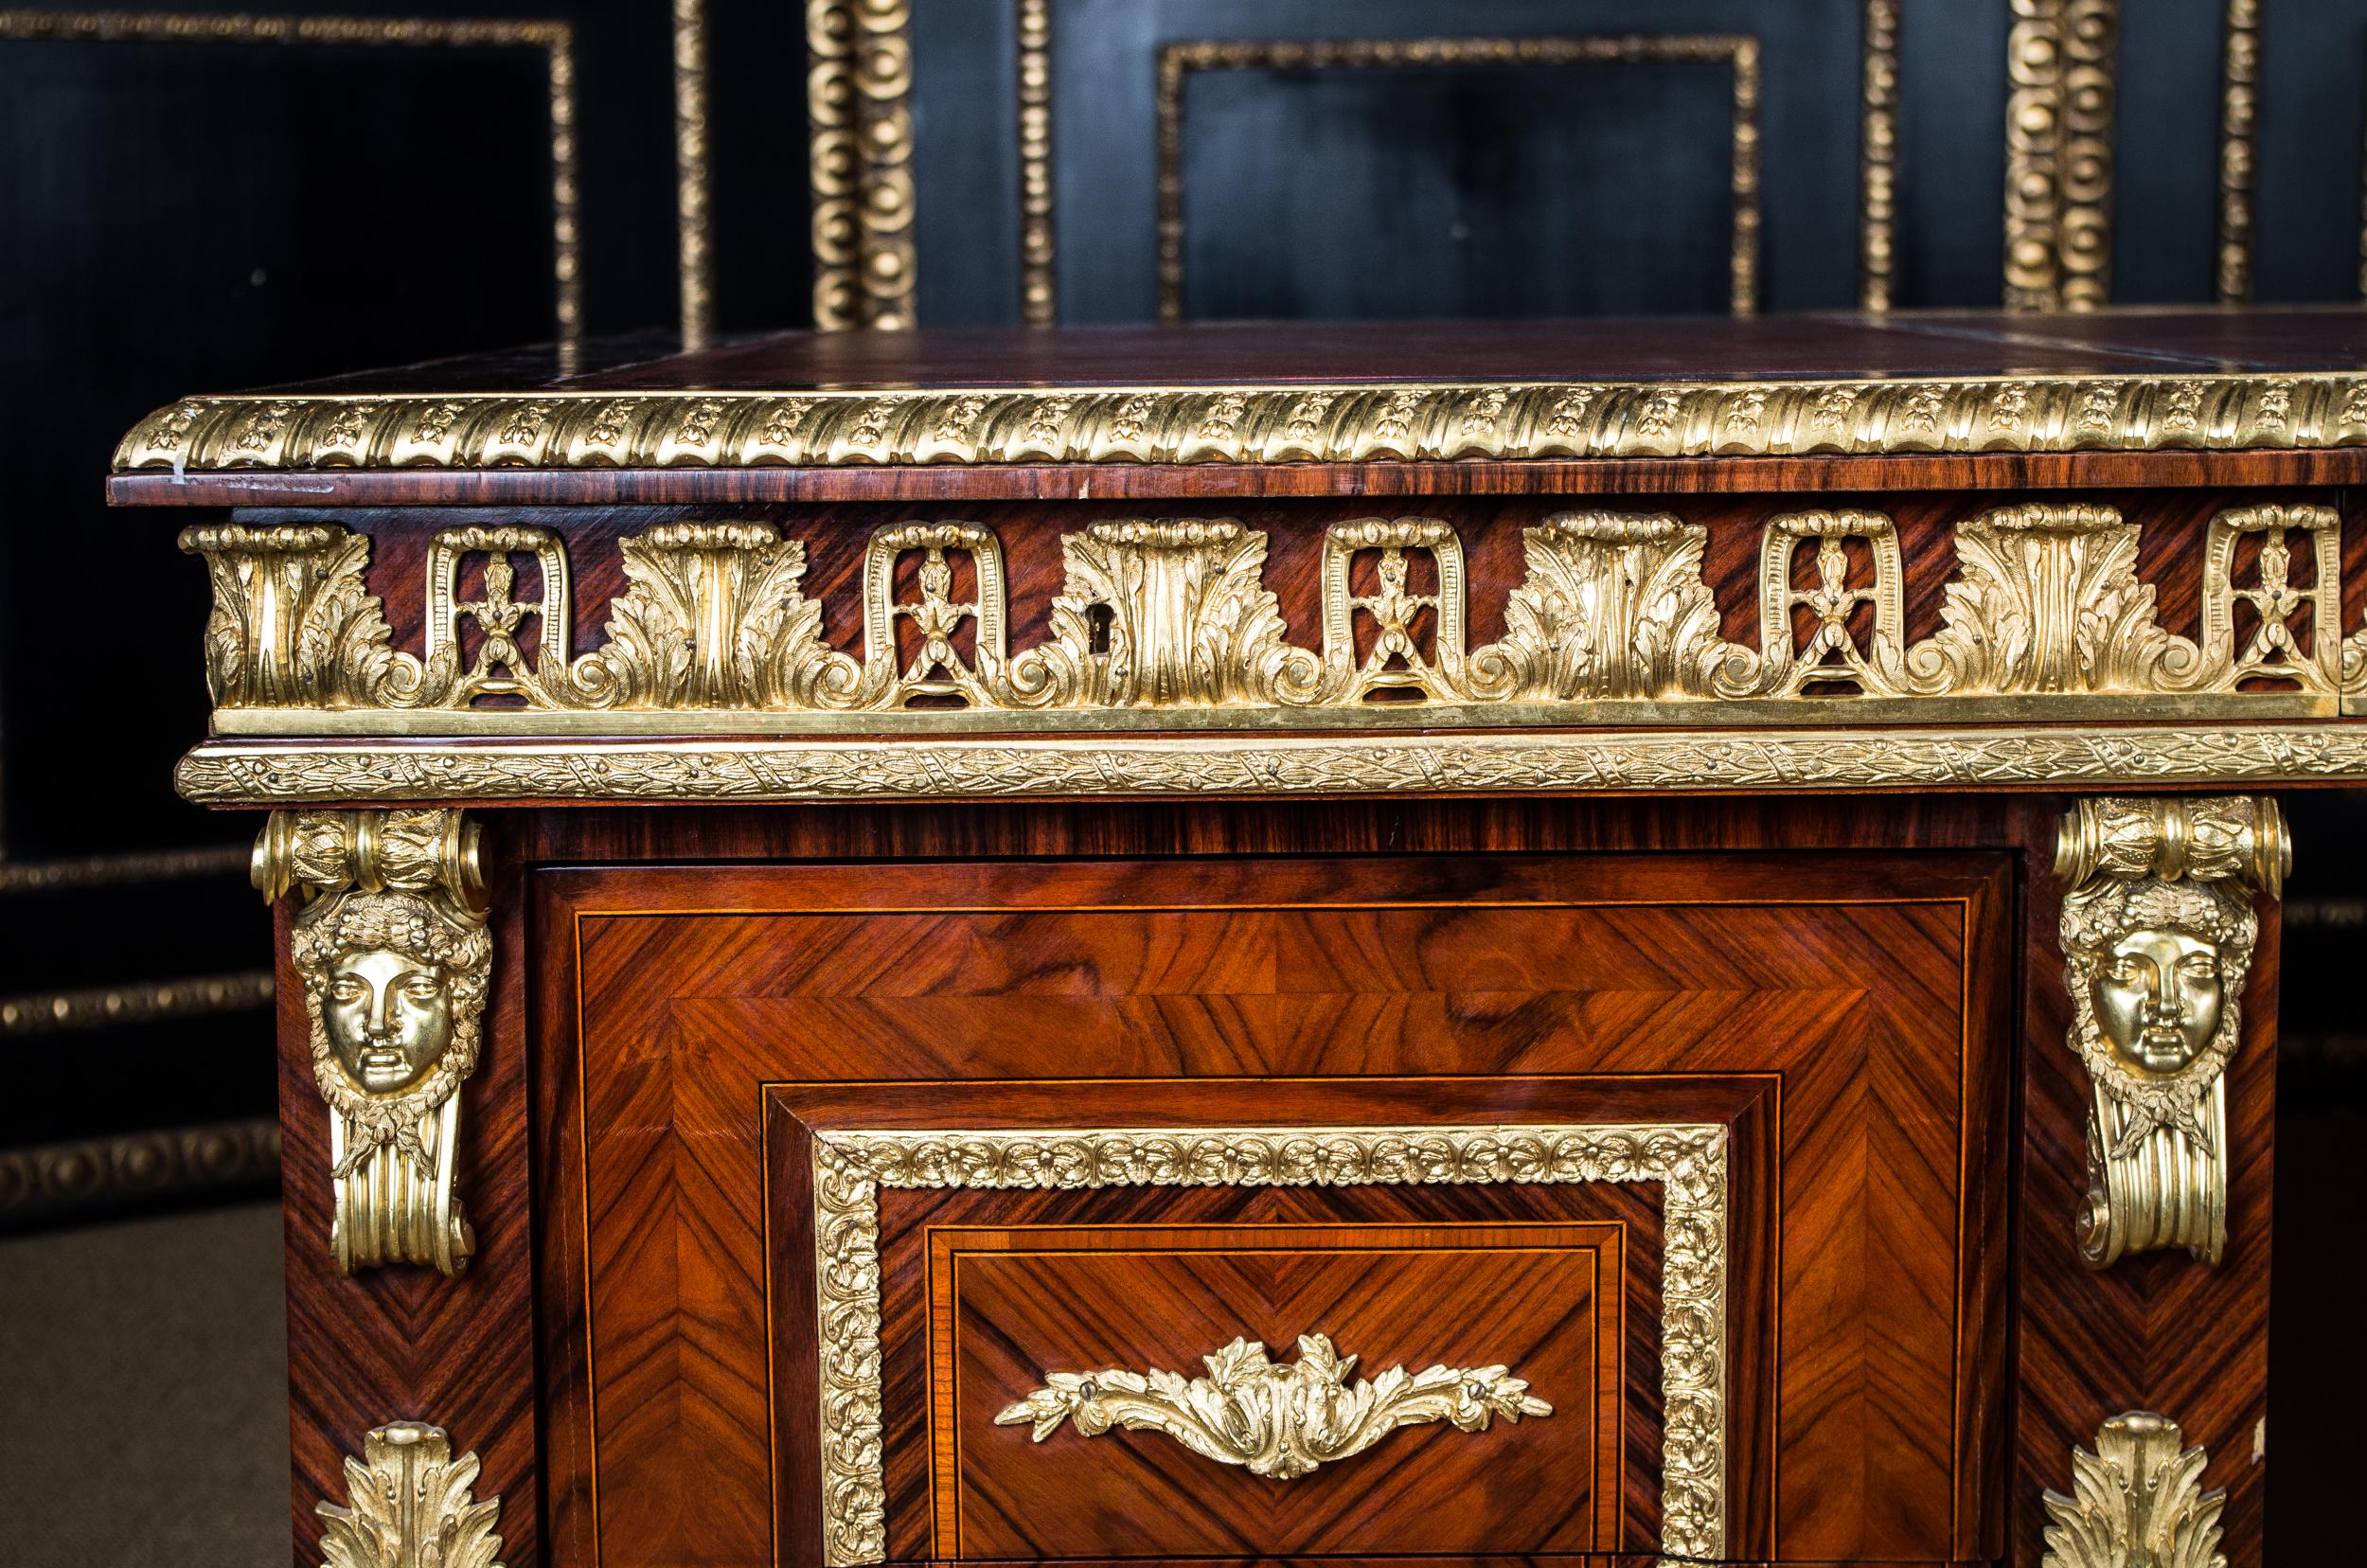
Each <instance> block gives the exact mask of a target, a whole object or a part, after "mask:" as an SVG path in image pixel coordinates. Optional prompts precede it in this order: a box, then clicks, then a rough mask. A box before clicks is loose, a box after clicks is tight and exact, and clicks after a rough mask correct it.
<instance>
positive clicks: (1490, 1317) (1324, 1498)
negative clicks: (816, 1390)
mask: <svg viewBox="0 0 2367 1568" xmlns="http://www.w3.org/2000/svg"><path fill="white" fill-rule="evenodd" d="M965 1196H966V1197H967V1200H968V1201H967V1202H961V1201H955V1202H952V1203H947V1202H945V1201H943V1200H941V1199H940V1200H938V1201H934V1202H933V1201H931V1200H930V1199H929V1197H927V1196H926V1195H921V1194H912V1195H909V1197H908V1198H907V1201H905V1202H902V1203H895V1204H892V1205H888V1206H886V1209H885V1212H884V1214H883V1219H884V1220H886V1221H887V1225H888V1226H890V1227H892V1228H887V1229H885V1230H884V1231H883V1235H882V1238H881V1247H882V1257H883V1259H884V1260H886V1261H887V1263H888V1267H889V1268H890V1269H891V1270H892V1271H893V1276H892V1277H891V1278H890V1279H889V1280H888V1281H887V1283H886V1285H885V1287H884V1290H883V1294H884V1296H885V1298H886V1300H887V1302H888V1304H889V1310H890V1313H891V1317H890V1323H889V1328H888V1332H887V1334H886V1336H885V1351H886V1357H887V1361H888V1363H889V1364H890V1366H891V1367H899V1368H900V1367H917V1368H925V1369H926V1371H927V1380H926V1384H925V1391H924V1390H921V1389H916V1387H915V1384H914V1381H912V1380H911V1379H910V1378H909V1377H895V1378H892V1379H891V1381H890V1382H889V1385H888V1394H887V1404H886V1409H887V1414H888V1417H889V1421H890V1431H889V1438H888V1452H889V1498H890V1507H891V1510H892V1514H891V1521H890V1552H889V1555H890V1556H891V1557H892V1558H894V1559H912V1558H919V1557H928V1558H973V1559H993V1558H1035V1557H1063V1558H1075V1557H1095V1556H1107V1555H1116V1554H1126V1555H1131V1554H1134V1553H1140V1552H1152V1553H1157V1554H1160V1555H1179V1556H1219V1555H1223V1554H1224V1553H1227V1552H1230V1551H1237V1550H1238V1549H1239V1547H1240V1545H1241V1544H1242V1542H1243V1541H1244V1539H1245V1538H1247V1539H1252V1540H1254V1541H1255V1542H1256V1543H1257V1545H1258V1546H1259V1547H1260V1548H1261V1549H1264V1550H1270V1551H1274V1552H1288V1553H1293V1554H1300V1553H1321V1554H1326V1555H1329V1554H1361V1553H1370V1554H1374V1555H1389V1554H1392V1553H1396V1552H1488V1551H1504V1550H1512V1549H1537V1550H1557V1551H1593V1550H1613V1549H1616V1548H1617V1546H1618V1544H1619V1542H1620V1540H1621V1531H1622V1524H1623V1521H1622V1518H1621V1513H1620V1502H1621V1490H1620V1486H1621V1479H1622V1475H1623V1471H1624V1470H1626V1469H1627V1460H1628V1454H1627V1452H1625V1443H1623V1435H1624V1436H1625V1437H1627V1438H1628V1440H1631V1441H1632V1442H1634V1443H1635V1444H1636V1445H1637V1446H1638V1447H1639V1448H1643V1447H1647V1446H1648V1445H1649V1444H1650V1443H1651V1441H1652V1439H1653V1438H1654V1436H1655V1435H1656V1434H1657V1431H1658V1425H1659V1371H1660V1367H1659V1357H1658V1354H1657V1348H1658V1344H1659V1333H1658V1330H1657V1327H1656V1325H1657V1322H1658V1317H1659V1312H1658V1307H1659V1248H1658V1244H1657V1238H1658V1228H1659V1227H1658V1223H1657V1207H1658V1205H1657V1204H1656V1203H1646V1202H1643V1201H1640V1200H1638V1199H1637V1198H1635V1197H1634V1196H1633V1195H1631V1194H1628V1193H1625V1192H1624V1191H1623V1190H1622V1189H1620V1188H1616V1187H1603V1188H1595V1189H1592V1190H1585V1189H1573V1190H1572V1191H1571V1192H1569V1193H1566V1194H1563V1193H1556V1194H1551V1195H1546V1194H1535V1195H1531V1194H1515V1195H1514V1196H1513V1198H1512V1200H1511V1202H1510V1203H1504V1193H1501V1192H1499V1193H1493V1194H1482V1193H1478V1192H1470V1191H1466V1192H1460V1193H1458V1192H1454V1191H1451V1190H1446V1191H1430V1190H1426V1189H1418V1188H1417V1189H1411V1190H1397V1191H1387V1190H1381V1189H1373V1188H1354V1189H1352V1188H1343V1189H1337V1190H1329V1191H1322V1192H1310V1191H1308V1190H1306V1189H1299V1188H1267V1189H1264V1190H1260V1191H1255V1192H1250V1193H1243V1192H1239V1191H1231V1192H1224V1193H1219V1194H1210V1193H1207V1192H1204V1191H1201V1192H1186V1191H1183V1190H1176V1189H1168V1190H1164V1191H1161V1192H1160V1193H1158V1194H1157V1195H1156V1199H1154V1200H1153V1201H1152V1202H1145V1199H1146V1198H1147V1197H1149V1196H1150V1195H1147V1194H1140V1193H1129V1194H1126V1195H1124V1196H1123V1197H1119V1198H1117V1199H1116V1201H1115V1202H1111V1201H1108V1200H1107V1199H1106V1198H1105V1197H1104V1195H1100V1194H1095V1195H1092V1196H1091V1197H1084V1196H1082V1195H1073V1196H1067V1197H1065V1198H1062V1197H1053V1198H1049V1199H1047V1198H1046V1197H1045V1196H1043V1195H1032V1194H1031V1195H1017V1194H997V1195H993V1196H992V1197H991V1198H986V1197H984V1195H976V1194H971V1195H965ZM1096 1199H1098V1200H1102V1201H1099V1202H1096V1201H1095V1200H1096ZM1178 1199H1184V1200H1185V1202H1183V1203H1178V1202H1176V1201H1175V1200H1178ZM1553 1199H1562V1200H1564V1201H1565V1203H1567V1204H1568V1206H1570V1207H1573V1208H1580V1207H1593V1208H1596V1209H1602V1210H1608V1211H1610V1212H1611V1213H1614V1214H1615V1215H1616V1216H1617V1218H1615V1219H1612V1220H1608V1221H1591V1222H1561V1223H1556V1222H1553V1221H1537V1220H1513V1221H1502V1220H1500V1221H1493V1222H1482V1223H1468V1222H1467V1223H1450V1222H1445V1221H1433V1222H1428V1223H1422V1222H1414V1223H1409V1222H1406V1221H1405V1220H1404V1219H1403V1218H1402V1216H1404V1215H1406V1214H1408V1213H1410V1212H1419V1211H1421V1210H1423V1209H1430V1210H1432V1211H1433V1212H1450V1211H1451V1210H1452V1209H1455V1208H1468V1209H1484V1208H1486V1207H1494V1206H1500V1205H1501V1206H1504V1207H1509V1208H1512V1209H1515V1210H1517V1211H1526V1210H1530V1209H1533V1208H1551V1207H1554V1206H1559V1205H1557V1204H1556V1203H1554V1202H1553V1201H1552V1200H1553ZM1159 1200H1165V1201H1159ZM951 1209H968V1210H972V1211H978V1212H991V1213H994V1214H996V1215H997V1216H998V1217H1000V1218H1001V1219H1003V1220H1004V1221H1005V1223H1003V1224H970V1225H964V1224H961V1223H959V1222H957V1221H954V1219H953V1218H952V1214H951V1213H949V1212H948V1211H949V1210H951ZM1087 1209H1101V1210H1112V1209H1124V1210H1125V1211H1127V1212H1128V1213H1129V1214H1130V1215H1140V1214H1142V1213H1144V1212H1145V1211H1149V1210H1156V1211H1158V1212H1162V1213H1166V1212H1171V1211H1174V1210H1178V1209H1191V1210H1197V1211H1200V1212H1201V1214H1203V1215H1204V1216H1206V1217H1207V1219H1208V1220H1210V1221H1215V1222H1213V1223H1210V1222H1203V1223H1201V1224H1197V1225H1181V1224H1176V1223H1174V1222H1172V1221H1148V1220H1145V1219H1141V1218H1129V1219H1127V1220H1125V1221H1117V1222H1106V1223H1101V1224H1080V1223H1077V1222H1075V1221H1067V1222H1063V1221H1062V1219H1061V1218H1060V1217H1061V1216H1065V1215H1073V1214H1076V1213H1077V1212H1080V1211H1084V1210H1087ZM1027 1210H1033V1211H1034V1212H1035V1213H1036V1214H1037V1215H1038V1216H1040V1217H1041V1218H1040V1220H1039V1221H1038V1222H1036V1223H1033V1224H1025V1225H1020V1224H1014V1223H1011V1221H1016V1220H1017V1219H1018V1218H1019V1215H1020V1214H1021V1213H1022V1212H1024V1211H1027ZM1325 1215H1329V1216H1331V1217H1332V1218H1334V1219H1335V1220H1350V1219H1352V1220H1353V1221H1355V1222H1350V1223H1323V1222H1320V1221H1319V1220H1318V1219H1316V1218H1310V1217H1321V1216H1325ZM1393 1221H1394V1222H1393ZM1631 1237H1632V1238H1634V1241H1635V1244H1634V1245H1633V1246H1629V1245H1628V1242H1629V1238H1631ZM924 1244H925V1250H926V1257H925V1278H923V1279H916V1278H915V1277H914V1276H915V1274H917V1273H919V1272H920V1270H919V1269H917V1268H916V1267H915V1266H914V1264H909V1263H902V1262H901V1261H900V1256H901V1255H902V1254H903V1252H904V1249H905V1248H907V1247H909V1248H910V1249H911V1250H912V1252H913V1253H916V1254H917V1253H920V1252H921V1251H922V1250H923V1246H924ZM1631 1298H1632V1302H1633V1307H1634V1310H1635V1312H1636V1314H1637V1315H1638V1317H1639V1319H1640V1322H1639V1324H1638V1327H1636V1328H1635V1329H1634V1330H1633V1335H1632V1338H1633V1341H1634V1348H1635V1350H1636V1352H1637V1353H1636V1354H1634V1355H1633V1356H1632V1357H1630V1356H1629V1355H1628V1350H1629V1343H1628V1340H1629V1336H1628V1333H1627V1332H1626V1331H1625V1330H1624V1327H1623V1326H1624V1321H1625V1319H1626V1318H1627V1316H1628V1306H1629V1304H1630V1300H1631ZM917 1307H921V1308H925V1320H924V1318H923V1314H922V1313H921V1312H920V1311H917V1310H916V1308H917ZM916 1328H923V1329H924V1330H925V1333H926V1335H927V1338H926V1342H925V1344H915V1343H914V1341H915V1340H916V1339H917V1338H918V1335H917V1334H916V1333H915V1332H914V1330H915V1329H916ZM1313 1333H1321V1334H1325V1335H1326V1336H1328V1337H1329V1338H1330V1340H1331V1341H1332V1343H1333V1344H1334V1345H1335V1346H1336V1347H1337V1348H1338V1349H1339V1350H1340V1352H1341V1353H1342V1354H1343V1355H1354V1356H1356V1357H1357V1358H1358V1366H1357V1375H1358V1376H1361V1377H1365V1378H1377V1377H1379V1376H1380V1375H1381V1374H1382V1372H1383V1370H1384V1369H1386V1368H1389V1367H1392V1366H1402V1367H1404V1368H1405V1369H1406V1371H1408V1372H1409V1373H1412V1372H1418V1371H1420V1370H1421V1369H1423V1368H1425V1367H1429V1366H1436V1365H1447V1366H1458V1367H1481V1366H1487V1365H1491V1364H1504V1365H1508V1366H1509V1367H1510V1368H1511V1369H1512V1372H1513V1375H1514V1376H1516V1377H1520V1378H1522V1379H1524V1380H1525V1381H1527V1382H1528V1383H1529V1386H1530V1390H1531V1392H1533V1393H1535V1394H1537V1395H1539V1397H1541V1398H1544V1399H1547V1400H1548V1402H1550V1403H1552V1405H1553V1407H1554V1411H1553V1415H1552V1416H1551V1417H1538V1418H1535V1419H1533V1420H1525V1421H1522V1423H1521V1424H1519V1425H1518V1426H1515V1425H1512V1424H1510V1423H1507V1422H1504V1421H1502V1420H1499V1421H1497V1422H1495V1423H1493V1424H1492V1425H1491V1426H1490V1427H1489V1429H1488V1431H1486V1433H1468V1434H1466V1433H1458V1432H1456V1431H1454V1430H1453V1429H1452V1428H1450V1427H1433V1428H1409V1429H1406V1430H1404V1431H1402V1432H1399V1433H1397V1434H1393V1435H1392V1436H1390V1437H1387V1438H1384V1439H1383V1440H1382V1441H1381V1442H1380V1443H1379V1445H1377V1446H1376V1447H1374V1448H1373V1449H1371V1450H1369V1451H1367V1452H1363V1453H1361V1454H1357V1455H1354V1456H1353V1457H1352V1458H1349V1459H1344V1460H1340V1461H1337V1462H1336V1463H1334V1464H1331V1465H1327V1466H1326V1467H1324V1468H1323V1469H1321V1470H1316V1471H1315V1472H1314V1473H1313V1474H1311V1475H1308V1476H1303V1477H1299V1478H1297V1479H1296V1480H1294V1481H1293V1482H1292V1483H1291V1484H1290V1486H1288V1487H1287V1488H1285V1487H1277V1486H1275V1485H1273V1484H1272V1483H1269V1482H1267V1481H1266V1480H1264V1479H1263V1478H1261V1477H1257V1476H1253V1475H1251V1474H1249V1473H1248V1472H1247V1471H1246V1470H1237V1469H1232V1468H1223V1467H1219V1466H1217V1465H1215V1464H1214V1463H1213V1462H1212V1461H1210V1460H1208V1459H1206V1458H1203V1457H1201V1456H1200V1455H1198V1454H1195V1453H1192V1452H1189V1451H1187V1450H1185V1449H1184V1448H1182V1447H1180V1446H1179V1445H1177V1444H1176V1443H1174V1442H1173V1441H1172V1440H1171V1439H1168V1438H1166V1437H1164V1436H1161V1435H1159V1434H1126V1435H1118V1434H1113V1435H1112V1440H1107V1441H1104V1440H1098V1439H1094V1440H1089V1439H1086V1438H1083V1437H1080V1436H1078V1435H1077V1434H1076V1433H1075V1431H1074V1430H1073V1429H1064V1430H1063V1431H1062V1432H1059V1433H1057V1434H1053V1435H1052V1436H1050V1437H1048V1438H1046V1439H1045V1440H1044V1442H1042V1443H1041V1444H1037V1443H1034V1442H1031V1441H1030V1440H1029V1434H1028V1430H1027V1429H1026V1428H1025V1427H1023V1426H1022V1427H1010V1426H996V1425H994V1424H993V1417H994V1416H995V1415H996V1413H997V1412H999V1411H1000V1410H1002V1409H1003V1408H1004V1407H1005V1406H1006V1405H1007V1404H1009V1403H1010V1402H1012V1401H1013V1400H1016V1399H1021V1398H1023V1396H1024V1395H1025V1394H1026V1393H1027V1391H1028V1390H1029V1389H1031V1388H1033V1387H1035V1386H1037V1385H1038V1384H1039V1383H1041V1381H1042V1378H1043V1374H1045V1373H1046V1372H1048V1371H1052V1370H1059V1369H1093V1368H1100V1367H1118V1368H1133V1369H1148V1368H1153V1367H1156V1368H1163V1369H1167V1370H1173V1371H1177V1372H1180V1373H1181V1374H1183V1375H1184V1377H1186V1378H1190V1377H1196V1376H1200V1375H1201V1374H1202V1372H1203V1371H1204V1368H1203V1367H1202V1365H1201V1357H1202V1356H1203V1355H1205V1354H1207V1353H1208V1352H1211V1351H1214V1350H1217V1349H1219V1348H1221V1347H1222V1346H1224V1345H1226V1344H1228V1343H1230V1342H1231V1341H1232V1340H1233V1339H1235V1338H1237V1337H1247V1338H1250V1339H1254V1340H1258V1341H1261V1342H1262V1343H1263V1344H1264V1345H1266V1347H1267V1350H1268V1352H1269V1353H1270V1354H1271V1355H1272V1356H1273V1357H1274V1358H1275V1359H1276V1360H1288V1359H1290V1358H1291V1357H1292V1355H1293V1353H1294V1352H1293V1349H1292V1346H1293V1343H1294V1342H1295V1341H1296V1339H1297V1338H1298V1337H1299V1336H1300V1335H1302V1334H1313ZM777 1348H778V1350H779V1352H780V1353H782V1354H788V1353H792V1346H791V1345H781V1346H778V1347H777ZM1646 1352H1649V1353H1646ZM924 1392H925V1398H915V1397H914V1396H915V1395H916V1393H924ZM1630 1404H1633V1405H1634V1406H1636V1407H1637V1409H1636V1412H1635V1415H1634V1417H1632V1418H1630V1417H1628V1406H1629V1405H1630ZM924 1429H925V1438H926V1444H925V1446H924V1444H923V1442H922V1441H921V1439H922V1438H923V1436H924ZM920 1459H925V1460H926V1462H927V1463H926V1474H925V1475H924V1476H919V1477H915V1476H912V1475H911V1474H909V1471H910V1470H913V1469H914V1468H916V1467H915V1465H914V1461H916V1460H920ZM1657 1470H1658V1465H1657V1454H1656V1453H1654V1454H1653V1455H1652V1458H1651V1462H1649V1464H1648V1466H1647V1468H1646V1474H1645V1475H1643V1476H1642V1477H1640V1478H1639V1479H1640V1480H1641V1481H1643V1482H1646V1483H1647V1484H1646V1485H1643V1486H1640V1487H1639V1488H1637V1492H1636V1497H1635V1502H1636V1504H1637V1512H1638V1513H1639V1514H1641V1515H1642V1517H1641V1518H1639V1519H1638V1520H1637V1521H1636V1522H1635V1523H1636V1531H1637V1536H1636V1538H1637V1539H1641V1538H1642V1533H1643V1531H1644V1530H1646V1529H1648V1527H1649V1522H1650V1520H1651V1518H1652V1517H1653V1516H1654V1515H1655V1514H1656V1513H1657V1511H1658V1495H1657V1488H1655V1487H1653V1486H1650V1485H1648V1483H1649V1481H1650V1480H1651V1478H1652V1476H1653V1475H1654V1474H1656V1473H1657ZM916 1480H918V1481H920V1482H922V1483H923V1485H922V1486H915V1485H914V1484H913V1483H914V1482H915V1481H916ZM1149 1496H1155V1497H1159V1498H1162V1499H1163V1500H1165V1501H1164V1505H1163V1506H1161V1507H1160V1508H1158V1509H1156V1510H1142V1509H1140V1508H1138V1507H1136V1506H1134V1502H1135V1500H1137V1499H1140V1498H1143V1497H1149ZM1470 1497H1481V1498H1486V1499H1487V1500H1488V1506H1485V1507H1481V1508H1471V1507H1468V1506H1462V1505H1463V1503H1464V1501H1465V1500H1467V1499H1468V1498H1470ZM924 1504H925V1505H926V1506H925V1507H924V1506H922V1505H924Z"/></svg>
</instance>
